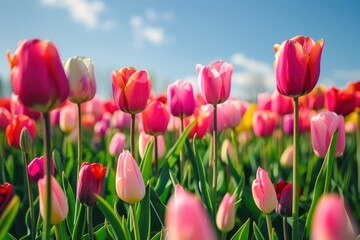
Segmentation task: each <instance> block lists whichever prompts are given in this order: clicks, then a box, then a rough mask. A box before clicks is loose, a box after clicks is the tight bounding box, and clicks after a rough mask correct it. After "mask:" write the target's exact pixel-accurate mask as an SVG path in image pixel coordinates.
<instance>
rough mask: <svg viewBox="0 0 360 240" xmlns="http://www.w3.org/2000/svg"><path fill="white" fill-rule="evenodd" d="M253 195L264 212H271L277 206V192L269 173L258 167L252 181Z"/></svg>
mask: <svg viewBox="0 0 360 240" xmlns="http://www.w3.org/2000/svg"><path fill="white" fill-rule="evenodd" d="M252 195H253V198H254V201H255V204H256V206H257V207H258V208H259V209H260V210H261V211H262V212H264V213H267V214H269V213H271V212H272V211H273V210H274V209H275V207H276V192H275V188H274V186H273V184H272V182H271V180H270V178H269V175H268V173H267V172H266V171H265V170H263V169H262V168H260V167H259V168H258V169H257V172H256V179H255V180H254V181H253V183H252Z"/></svg>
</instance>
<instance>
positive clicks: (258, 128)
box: [252, 110, 277, 137]
mask: <svg viewBox="0 0 360 240" xmlns="http://www.w3.org/2000/svg"><path fill="white" fill-rule="evenodd" d="M276 123H277V115H276V114H275V113H274V112H271V111H268V110H260V111H256V112H255V113H254V116H253V125H252V126H253V130H254V133H255V135H256V136H257V137H267V136H270V135H271V134H272V133H273V131H274V130H275V127H276Z"/></svg>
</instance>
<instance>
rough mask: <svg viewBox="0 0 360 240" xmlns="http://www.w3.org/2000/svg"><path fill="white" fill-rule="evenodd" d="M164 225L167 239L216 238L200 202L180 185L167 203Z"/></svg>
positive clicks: (208, 239)
mask: <svg viewBox="0 0 360 240" xmlns="http://www.w3.org/2000/svg"><path fill="white" fill-rule="evenodd" d="M165 227H166V232H167V239H169V240H192V239H207V240H215V239H216V237H215V236H216V235H215V233H214V231H213V229H212V227H211V220H210V218H209V216H208V214H207V212H206V210H205V209H204V207H203V204H202V202H201V201H200V200H199V199H198V198H197V197H196V196H195V195H193V194H191V193H188V192H186V191H185V190H184V189H183V188H181V187H175V193H174V194H173V195H172V196H171V197H170V199H169V201H168V203H167V209H166V212H165Z"/></svg>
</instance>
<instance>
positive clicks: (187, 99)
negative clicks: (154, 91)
mask: <svg viewBox="0 0 360 240" xmlns="http://www.w3.org/2000/svg"><path fill="white" fill-rule="evenodd" d="M167 102H168V105H169V109H170V113H171V114H172V115H173V116H175V117H181V116H189V115H191V114H192V113H193V112H194V110H195V106H196V101H195V95H194V90H193V85H192V84H191V83H190V82H188V81H185V80H177V81H175V82H174V83H172V84H170V85H169V86H168V89H167Z"/></svg>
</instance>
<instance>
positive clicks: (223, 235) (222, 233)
mask: <svg viewBox="0 0 360 240" xmlns="http://www.w3.org/2000/svg"><path fill="white" fill-rule="evenodd" d="M221 240H226V232H221Z"/></svg>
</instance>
